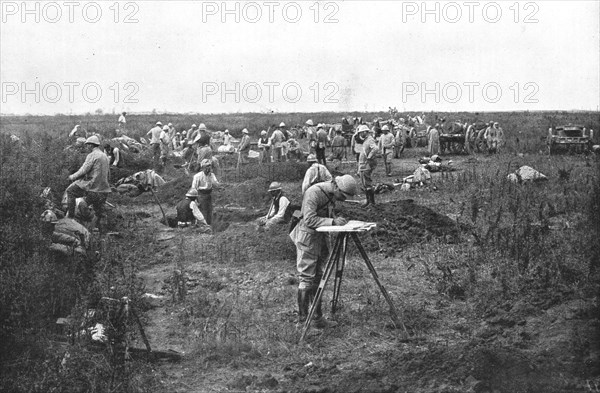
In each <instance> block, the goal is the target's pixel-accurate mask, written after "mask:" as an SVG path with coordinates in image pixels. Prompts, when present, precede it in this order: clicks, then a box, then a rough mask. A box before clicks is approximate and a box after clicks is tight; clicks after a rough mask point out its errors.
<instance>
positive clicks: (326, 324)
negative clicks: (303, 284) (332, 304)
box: [310, 287, 337, 329]
mask: <svg viewBox="0 0 600 393" xmlns="http://www.w3.org/2000/svg"><path fill="white" fill-rule="evenodd" d="M317 290H318V287H313V288H312V290H311V298H310V300H311V303H312V302H313V301H314V299H315V296H316V294H317ZM322 299H323V298H322V297H321V299H319V302H318V303H317V305H316V307H315V317H314V319H313V322H314V327H315V328H316V329H328V328H332V327H335V326H337V322H335V321H329V320H327V319H325V318H324V317H323V308H322V305H321V303H322Z"/></svg>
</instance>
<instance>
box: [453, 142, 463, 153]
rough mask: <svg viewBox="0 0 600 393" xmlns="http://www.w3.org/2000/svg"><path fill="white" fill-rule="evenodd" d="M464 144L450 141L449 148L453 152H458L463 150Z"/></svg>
mask: <svg viewBox="0 0 600 393" xmlns="http://www.w3.org/2000/svg"><path fill="white" fill-rule="evenodd" d="M463 147H464V145H463V144H462V143H460V142H452V143H450V150H451V151H452V153H454V154H460V153H462V151H463Z"/></svg>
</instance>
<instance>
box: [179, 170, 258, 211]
mask: <svg viewBox="0 0 600 393" xmlns="http://www.w3.org/2000/svg"><path fill="white" fill-rule="evenodd" d="M190 184H191V183H190ZM268 188H269V181H268V180H266V179H264V178H262V177H256V178H253V179H248V180H246V181H244V182H241V183H234V184H224V185H223V188H222V189H220V190H218V191H217V192H216V193H213V198H214V201H215V205H216V206H219V205H221V206H227V205H232V206H242V207H253V208H262V207H264V206H268V202H269V194H268V193H267V189H268Z"/></svg>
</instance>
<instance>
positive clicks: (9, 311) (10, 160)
mask: <svg viewBox="0 0 600 393" xmlns="http://www.w3.org/2000/svg"><path fill="white" fill-rule="evenodd" d="M65 145H66V140H65V139H64V138H52V137H50V136H49V135H48V134H40V135H36V136H35V137H33V136H32V135H31V134H29V133H28V132H25V133H23V134H22V135H21V138H20V140H19V141H15V140H12V139H11V138H10V137H9V136H8V135H5V134H4V135H0V255H1V258H0V320H1V321H2V323H1V324H0V391H7V392H8V391H11V392H20V391H44V392H46V391H89V392H92V391H144V390H145V389H147V388H146V387H145V386H151V384H150V383H149V381H148V380H147V378H146V376H147V375H149V374H146V373H147V372H148V369H147V368H146V366H144V365H141V364H137V363H135V362H133V363H123V362H122V361H119V360H118V359H116V358H115V357H114V356H113V355H111V353H110V351H109V350H108V348H106V350H102V349H101V350H100V351H93V350H91V349H90V347H88V346H87V345H83V343H84V342H85V340H84V341H81V340H79V339H78V340H75V337H76V336H77V337H80V336H81V337H83V336H86V334H85V330H80V329H82V328H83V327H84V326H83V325H81V323H82V322H85V319H86V317H85V316H86V315H87V314H88V312H87V310H88V309H89V308H93V307H94V306H97V305H98V304H97V300H98V299H99V298H100V297H101V296H103V295H106V294H109V290H108V289H107V288H112V289H111V290H112V291H113V292H115V293H116V294H117V295H120V294H121V293H123V294H126V295H127V296H132V295H131V293H132V290H131V288H132V282H134V281H135V279H133V278H131V277H135V274H133V273H125V274H123V273H121V272H119V269H121V268H119V269H117V266H120V265H119V264H118V263H116V261H115V258H112V262H109V260H108V259H106V262H103V260H104V259H103V258H106V256H105V253H106V250H107V247H106V245H105V244H103V242H99V241H94V242H93V245H92V246H91V247H90V250H89V252H88V256H86V257H75V256H73V257H65V256H63V255H62V254H53V253H51V252H50V251H49V248H48V247H49V245H50V243H51V240H50V239H49V236H47V235H44V231H43V230H42V227H41V225H42V223H41V222H40V215H41V213H42V211H43V210H44V209H45V207H44V205H43V201H42V200H41V198H40V193H41V191H42V190H43V188H44V187H51V188H52V189H53V191H54V192H55V198H56V199H55V202H56V203H58V202H59V200H58V196H59V195H60V194H59V193H57V191H62V190H64V189H65V187H66V186H67V183H68V182H67V176H68V174H70V173H73V171H74V170H75V169H77V167H78V166H79V165H80V164H81V162H82V161H83V159H84V158H85V155H84V154H83V153H82V154H80V153H78V152H76V151H72V150H65V149H64V146H65ZM115 269H117V273H118V274H117V273H110V274H112V276H111V277H109V272H114V271H115ZM127 277H129V278H127ZM109 283H110V284H109ZM123 296H125V295H123ZM68 316H70V318H71V319H72V321H73V325H72V326H71V327H70V328H68V329H67V331H64V327H62V328H61V327H60V326H59V325H57V324H56V321H57V319H58V318H65V317H68ZM107 322H108V321H104V323H105V324H107ZM108 325H109V324H107V326H108ZM80 326H81V328H80ZM122 330H123V331H129V330H130V329H129V328H127V327H123V329H122Z"/></svg>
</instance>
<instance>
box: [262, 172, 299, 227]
mask: <svg viewBox="0 0 600 393" xmlns="http://www.w3.org/2000/svg"><path fill="white" fill-rule="evenodd" d="M269 195H271V206H270V207H269V211H268V213H267V215H266V216H264V217H260V218H259V219H258V220H257V224H258V231H259V232H262V231H264V230H268V229H271V228H273V226H276V225H278V224H287V223H288V222H289V221H290V218H291V216H292V214H293V210H294V209H293V208H292V206H290V200H289V199H288V198H287V197H285V196H284V195H283V191H281V184H280V183H278V182H276V181H274V182H273V183H271V184H270V185H269Z"/></svg>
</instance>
